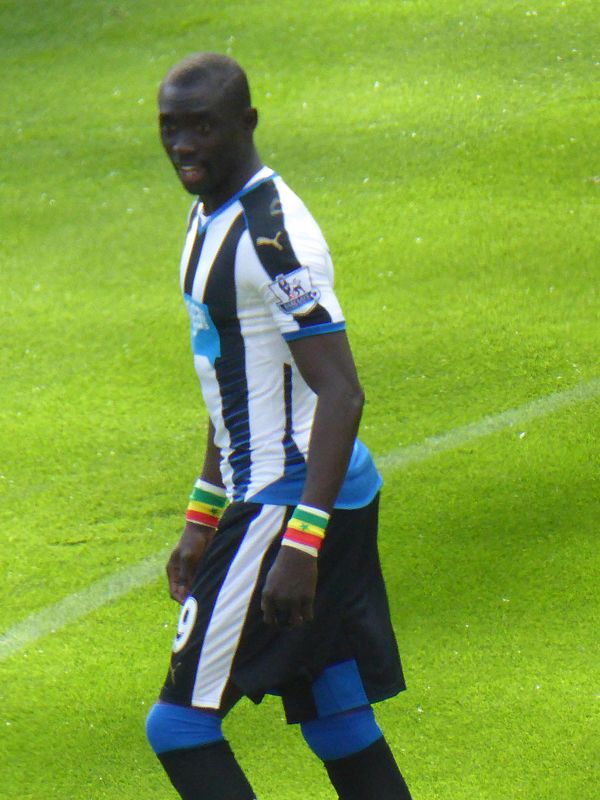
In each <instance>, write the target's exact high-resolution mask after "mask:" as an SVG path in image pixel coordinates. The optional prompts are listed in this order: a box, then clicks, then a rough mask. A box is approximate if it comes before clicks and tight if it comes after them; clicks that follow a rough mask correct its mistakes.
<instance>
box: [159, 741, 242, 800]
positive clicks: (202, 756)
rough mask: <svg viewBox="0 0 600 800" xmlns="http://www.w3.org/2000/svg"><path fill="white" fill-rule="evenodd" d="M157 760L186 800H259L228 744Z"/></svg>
mask: <svg viewBox="0 0 600 800" xmlns="http://www.w3.org/2000/svg"><path fill="white" fill-rule="evenodd" d="M158 758H159V759H160V763H161V764H162V765H163V767H164V768H165V771H166V773H167V775H168V776H169V778H170V779H171V783H172V784H173V786H174V787H175V788H176V789H177V791H178V792H179V794H180V795H181V797H182V798H183V800H256V799H255V797H254V792H253V791H252V787H251V786H250V784H249V783H248V781H247V780H246V776H245V775H244V773H243V772H242V769H241V767H240V765H239V764H238V763H237V761H236V760H235V756H234V755H233V752H232V750H231V747H229V744H228V742H225V741H222V742H216V743H215V744H209V745H206V746H204V747H191V748H189V749H185V750H168V751H167V752H166V753H160V754H159V756H158Z"/></svg>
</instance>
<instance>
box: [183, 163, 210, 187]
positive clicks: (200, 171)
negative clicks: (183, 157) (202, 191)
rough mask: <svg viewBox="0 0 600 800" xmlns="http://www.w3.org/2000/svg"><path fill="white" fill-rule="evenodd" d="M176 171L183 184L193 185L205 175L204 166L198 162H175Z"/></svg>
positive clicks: (200, 181) (199, 181)
mask: <svg viewBox="0 0 600 800" xmlns="http://www.w3.org/2000/svg"><path fill="white" fill-rule="evenodd" d="M177 173H178V175H179V177H180V178H181V181H182V183H183V184H184V185H185V186H195V185H196V184H198V183H202V181H203V180H204V178H205V177H206V168H205V167H203V166H201V165H200V164H177Z"/></svg>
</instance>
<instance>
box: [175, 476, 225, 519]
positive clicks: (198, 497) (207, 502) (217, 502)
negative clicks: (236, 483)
mask: <svg viewBox="0 0 600 800" xmlns="http://www.w3.org/2000/svg"><path fill="white" fill-rule="evenodd" d="M226 505H227V496H226V494H225V489H223V488H222V487H221V486H215V485H214V484H212V483H208V481H203V480H202V478H198V480H197V481H196V483H195V484H194V488H193V489H192V493H191V495H190V501H189V504H188V507H187V511H186V512H185V518H186V521H187V522H195V523H196V524H198V525H208V527H209V528H217V527H218V525H219V520H220V519H221V517H222V516H223V512H224V511H225V506H226Z"/></svg>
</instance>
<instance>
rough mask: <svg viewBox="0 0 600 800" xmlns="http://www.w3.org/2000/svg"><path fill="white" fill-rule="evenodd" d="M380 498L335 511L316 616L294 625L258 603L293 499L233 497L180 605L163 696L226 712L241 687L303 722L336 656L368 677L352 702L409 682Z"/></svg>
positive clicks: (313, 710)
mask: <svg viewBox="0 0 600 800" xmlns="http://www.w3.org/2000/svg"><path fill="white" fill-rule="evenodd" d="M378 500H379V498H378V497H376V498H375V499H374V500H373V501H372V502H371V503H370V504H369V505H367V506H365V507H364V508H359V509H352V510H337V509H336V510H335V511H334V512H333V514H332V516H331V520H330V522H329V525H328V528H327V535H326V537H325V541H324V543H323V546H322V548H321V552H320V554H319V579H318V584H317V593H316V597H315V604H314V619H313V620H312V622H310V623H308V624H305V625H303V626H301V627H299V628H294V629H276V628H272V627H270V626H267V625H265V623H264V622H263V616H262V611H261V608H260V601H261V593H262V588H263V585H264V582H265V578H266V576H267V573H268V571H269V569H270V567H271V565H272V563H273V561H274V559H275V557H276V555H277V552H278V550H279V547H280V543H281V537H282V535H283V532H284V530H285V527H286V523H287V520H288V518H289V516H290V514H291V513H292V510H293V509H292V508H288V507H285V506H273V505H259V504H257V503H232V504H231V505H230V506H229V508H228V509H227V511H226V512H225V514H224V515H223V517H222V519H221V523H220V525H219V531H218V533H217V535H216V536H215V538H214V540H213V543H212V544H211V546H210V548H209V550H208V551H207V553H206V555H205V556H204V558H203V560H202V562H201V564H200V568H199V570H198V574H197V576H196V579H195V582H194V586H193V590H192V593H191V595H190V597H189V598H188V599H187V601H186V603H185V604H184V606H183V608H182V612H181V615H180V618H179V625H178V634H177V636H176V638H175V641H174V645H173V654H172V657H171V665H170V667H169V672H168V674H167V678H166V681H165V684H164V687H163V690H162V692H161V700H163V701H164V702H168V703H175V704H177V705H184V706H194V707H197V708H202V709H206V710H209V711H213V712H214V713H216V714H218V715H220V716H224V715H225V714H226V713H227V711H228V710H229V709H230V708H231V707H232V705H233V704H234V703H235V702H236V701H237V700H238V699H239V698H240V697H241V696H242V695H246V696H247V697H249V698H250V699H251V700H253V701H254V702H256V703H259V702H260V701H261V700H262V698H263V697H264V695H265V694H279V695H281V697H282V700H283V704H284V708H285V713H286V718H287V721H288V722H303V721H306V720H309V719H315V718H316V717H317V716H319V709H318V708H317V704H316V703H315V696H314V693H313V690H312V686H313V683H314V681H315V680H316V679H317V678H318V677H319V676H320V675H321V674H322V673H323V671H324V670H325V669H326V668H327V667H331V666H333V665H340V664H344V665H348V664H350V665H351V666H352V667H353V670H354V672H355V673H356V674H357V675H358V676H359V677H360V681H361V682H362V688H363V689H364V691H363V692H362V694H360V693H359V695H360V696H362V698H363V700H362V701H360V700H355V701H352V699H350V700H349V701H348V703H349V706H348V707H356V705H363V704H364V698H365V696H366V700H367V701H368V702H369V703H374V702H377V701H379V700H384V699H386V698H388V697H392V696H393V695H395V694H397V693H398V692H400V691H402V690H403V689H405V688H406V687H405V683H404V677H403V674H402V666H401V663H400V657H399V655H398V648H397V646H396V639H395V636H394V631H393V628H392V624H391V621H390V613H389V607H388V602H387V596H386V591H385V586H384V583H383V577H382V574H381V567H380V563H379V555H378V551H377V513H378V504H379V503H378ZM343 671H344V670H342V672H343ZM351 694H352V693H351ZM353 702H354V705H352V703H353Z"/></svg>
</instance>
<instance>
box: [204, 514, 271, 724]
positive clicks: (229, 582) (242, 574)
mask: <svg viewBox="0 0 600 800" xmlns="http://www.w3.org/2000/svg"><path fill="white" fill-rule="evenodd" d="M285 512H286V507H285V506H272V505H264V506H263V507H262V510H261V512H260V513H259V515H258V516H257V517H256V518H255V519H254V520H252V522H251V523H250V525H249V526H248V530H247V532H246V535H245V536H244V539H243V541H242V543H241V545H240V548H239V550H238V551H237V553H236V556H235V558H234V559H233V561H232V562H231V565H230V567H229V571H228V572H227V575H226V576H225V580H224V581H223V585H222V586H221V591H220V592H219V594H218V597H217V602H216V603H215V607H214V609H213V613H212V616H211V619H210V622H209V624H208V628H207V630H206V634H205V636H204V643H203V645H202V649H201V651H200V658H199V660H198V669H197V671H196V681H195V683H194V691H193V692H192V705H193V706H196V707H197V708H219V706H220V705H221V698H222V696H223V692H224V690H225V686H226V685H227V681H228V679H229V675H230V674H231V666H232V664H233V659H234V657H235V654H236V651H237V647H238V643H239V640H240V636H241V635H242V628H243V627H244V622H245V620H246V614H247V612H248V604H249V603H250V599H251V597H252V593H253V592H254V588H255V586H256V581H257V580H258V573H259V572H260V567H261V564H262V560H263V557H264V555H265V553H266V551H267V549H268V547H269V545H270V544H271V542H272V541H273V539H274V538H275V536H276V535H277V533H278V532H279V530H280V528H281V526H282V524H283V518H284V516H285Z"/></svg>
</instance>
